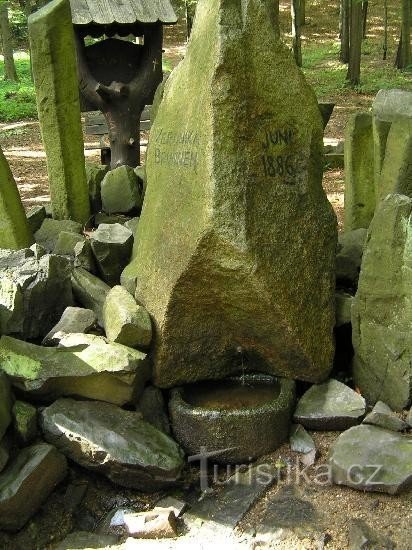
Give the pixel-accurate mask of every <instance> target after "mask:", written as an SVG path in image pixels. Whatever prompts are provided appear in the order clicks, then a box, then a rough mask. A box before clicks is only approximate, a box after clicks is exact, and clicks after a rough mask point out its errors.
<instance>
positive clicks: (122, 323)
mask: <svg viewBox="0 0 412 550" xmlns="http://www.w3.org/2000/svg"><path fill="white" fill-rule="evenodd" d="M103 323H104V327H105V330H106V336H107V338H108V340H109V341H111V342H117V343H118V344H123V345H124V346H129V347H131V348H142V349H146V348H148V347H149V346H150V342H151V340H152V321H151V319H150V315H149V314H148V312H147V311H146V310H145V308H144V307H143V306H140V305H138V304H137V303H136V300H135V299H134V298H133V296H132V295H131V294H129V293H128V292H127V290H125V289H124V288H123V287H122V286H115V287H114V288H112V289H111V290H110V292H109V293H108V295H107V296H106V301H105V303H104V306H103Z"/></svg>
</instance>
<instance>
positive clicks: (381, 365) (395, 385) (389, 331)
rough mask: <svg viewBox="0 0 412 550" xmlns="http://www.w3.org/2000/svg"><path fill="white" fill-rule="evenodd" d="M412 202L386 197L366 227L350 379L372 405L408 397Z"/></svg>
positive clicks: (396, 405) (395, 405)
mask: <svg viewBox="0 0 412 550" xmlns="http://www.w3.org/2000/svg"><path fill="white" fill-rule="evenodd" d="M411 214H412V199H410V198H408V197H405V196H403V195H389V196H388V197H387V198H386V199H385V200H384V201H383V202H382V203H381V205H380V206H379V208H378V210H377V211H376V214H375V217H374V219H373V221H372V224H371V227H370V233H369V237H368V242H367V244H366V249H365V252H364V256H363V262H362V269H361V274H360V277H359V286H358V292H357V294H356V298H355V301H354V303H353V306H352V326H353V335H352V340H353V345H354V348H355V359H354V367H353V371H354V378H355V383H356V385H357V386H358V387H359V389H360V391H361V392H362V395H364V396H365V398H366V399H367V400H368V401H369V402H370V403H371V404H375V403H376V402H377V401H383V402H384V403H386V404H387V405H389V406H390V407H391V408H392V409H395V410H402V409H403V408H405V407H406V406H407V405H408V403H410V401H411V397H412V361H411V356H412V340H411V322H412V295H411V288H412V256H411V253H410V250H411V247H412V219H411Z"/></svg>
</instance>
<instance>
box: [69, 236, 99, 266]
mask: <svg viewBox="0 0 412 550" xmlns="http://www.w3.org/2000/svg"><path fill="white" fill-rule="evenodd" d="M74 267H83V268H84V269H85V270H86V271H89V272H90V273H93V274H95V273H96V272H97V268H96V262H95V261H94V255H93V251H92V245H91V244H90V241H89V240H85V241H83V242H79V243H77V244H76V245H75V246H74Z"/></svg>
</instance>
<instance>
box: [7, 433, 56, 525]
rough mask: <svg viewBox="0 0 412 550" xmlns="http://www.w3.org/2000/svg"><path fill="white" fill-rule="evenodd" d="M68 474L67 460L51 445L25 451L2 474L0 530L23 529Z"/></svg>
mask: <svg viewBox="0 0 412 550" xmlns="http://www.w3.org/2000/svg"><path fill="white" fill-rule="evenodd" d="M66 472H67V461H66V459H65V458H64V456H63V455H61V454H60V453H59V452H58V451H57V450H56V449H55V448H54V447H52V446H51V445H47V444H46V443H41V444H39V445H34V446H33V447H28V448H26V449H23V450H22V451H21V452H20V454H19V455H18V457H17V459H16V460H14V461H13V462H12V463H11V464H10V466H8V468H6V470H4V472H2V473H1V474H0V529H6V530H10V531H18V530H19V529H21V528H22V527H23V526H24V525H25V524H26V523H27V522H28V520H29V519H30V518H31V517H32V516H33V515H34V514H35V513H36V512H37V510H38V509H39V507H40V506H41V505H42V504H43V502H44V501H45V500H46V499H47V497H48V496H49V495H50V493H51V492H52V491H53V489H54V488H55V487H56V485H58V484H59V483H60V482H61V481H62V480H63V479H64V477H65V476H66Z"/></svg>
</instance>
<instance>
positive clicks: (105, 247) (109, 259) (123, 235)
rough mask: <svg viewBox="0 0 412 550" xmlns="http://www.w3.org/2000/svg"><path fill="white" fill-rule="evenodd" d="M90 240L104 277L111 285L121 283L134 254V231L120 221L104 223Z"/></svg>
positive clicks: (100, 271)
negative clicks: (121, 277)
mask: <svg viewBox="0 0 412 550" xmlns="http://www.w3.org/2000/svg"><path fill="white" fill-rule="evenodd" d="M90 242H91V245H92V250H93V254H94V257H95V259H96V264H97V267H98V269H99V273H100V275H101V277H102V279H103V280H104V281H105V282H106V283H107V284H108V285H110V286H114V285H116V284H119V282H120V275H121V273H122V271H123V269H124V268H125V266H126V265H127V263H128V262H129V261H130V256H131V254H132V249H133V233H132V232H131V231H130V230H129V229H127V228H126V227H124V226H123V225H120V224H119V223H115V224H112V225H110V224H104V223H102V224H100V225H99V227H98V228H97V229H96V231H94V232H93V233H92V234H91V236H90Z"/></svg>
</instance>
